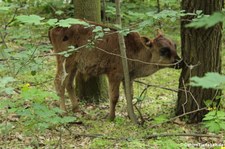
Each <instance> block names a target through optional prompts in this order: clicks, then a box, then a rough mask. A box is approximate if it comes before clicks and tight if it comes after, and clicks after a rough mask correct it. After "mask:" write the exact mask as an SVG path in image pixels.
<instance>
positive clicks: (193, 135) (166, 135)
mask: <svg viewBox="0 0 225 149" xmlns="http://www.w3.org/2000/svg"><path fill="white" fill-rule="evenodd" d="M177 136H182V137H211V138H221V136H218V135H208V134H196V133H190V134H189V133H178V134H170V133H168V134H166V133H165V134H154V135H148V136H146V137H145V139H151V138H157V137H177Z"/></svg>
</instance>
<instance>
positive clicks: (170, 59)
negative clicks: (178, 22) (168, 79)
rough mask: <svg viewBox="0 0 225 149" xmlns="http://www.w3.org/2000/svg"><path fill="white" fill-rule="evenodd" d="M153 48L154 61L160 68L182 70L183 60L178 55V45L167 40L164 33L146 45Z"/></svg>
mask: <svg viewBox="0 0 225 149" xmlns="http://www.w3.org/2000/svg"><path fill="white" fill-rule="evenodd" d="M146 45H147V46H150V47H151V53H152V60H151V62H152V63H154V64H156V65H157V66H158V67H159V68H164V67H170V68H175V69H180V68H182V67H183V60H182V59H181V58H180V57H179V56H178V55H177V52H176V44H175V43H174V42H172V41H171V40H170V39H168V38H165V37H164V35H163V34H162V33H158V35H157V37H156V38H155V39H153V40H152V41H149V42H147V43H146Z"/></svg>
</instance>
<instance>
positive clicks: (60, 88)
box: [54, 67, 66, 111]
mask: <svg viewBox="0 0 225 149" xmlns="http://www.w3.org/2000/svg"><path fill="white" fill-rule="evenodd" d="M60 68H61V67H58V68H57V72H56V76H55V80H54V84H55V90H56V93H57V95H58V96H59V98H60V99H59V107H60V109H61V110H63V111H66V105H65V83H64V80H63V77H62V74H63V72H62V69H60Z"/></svg>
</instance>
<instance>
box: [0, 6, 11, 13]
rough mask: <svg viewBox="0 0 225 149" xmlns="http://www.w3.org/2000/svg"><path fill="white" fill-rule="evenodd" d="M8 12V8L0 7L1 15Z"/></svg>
mask: <svg viewBox="0 0 225 149" xmlns="http://www.w3.org/2000/svg"><path fill="white" fill-rule="evenodd" d="M9 10H10V7H0V12H1V13H7V11H9Z"/></svg>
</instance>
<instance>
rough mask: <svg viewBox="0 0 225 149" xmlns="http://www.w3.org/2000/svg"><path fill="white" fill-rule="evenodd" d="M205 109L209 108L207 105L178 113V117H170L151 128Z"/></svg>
mask: <svg viewBox="0 0 225 149" xmlns="http://www.w3.org/2000/svg"><path fill="white" fill-rule="evenodd" d="M203 110H207V108H206V107H205V108H201V109H196V110H193V111H190V112H186V113H183V114H181V115H178V116H176V117H173V118H171V119H169V120H166V121H164V122H161V123H158V124H155V125H152V126H151V127H150V128H154V127H156V126H159V125H161V124H164V123H168V122H171V121H174V120H175V119H177V118H180V117H183V116H186V115H189V114H192V113H196V112H199V111H203Z"/></svg>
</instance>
